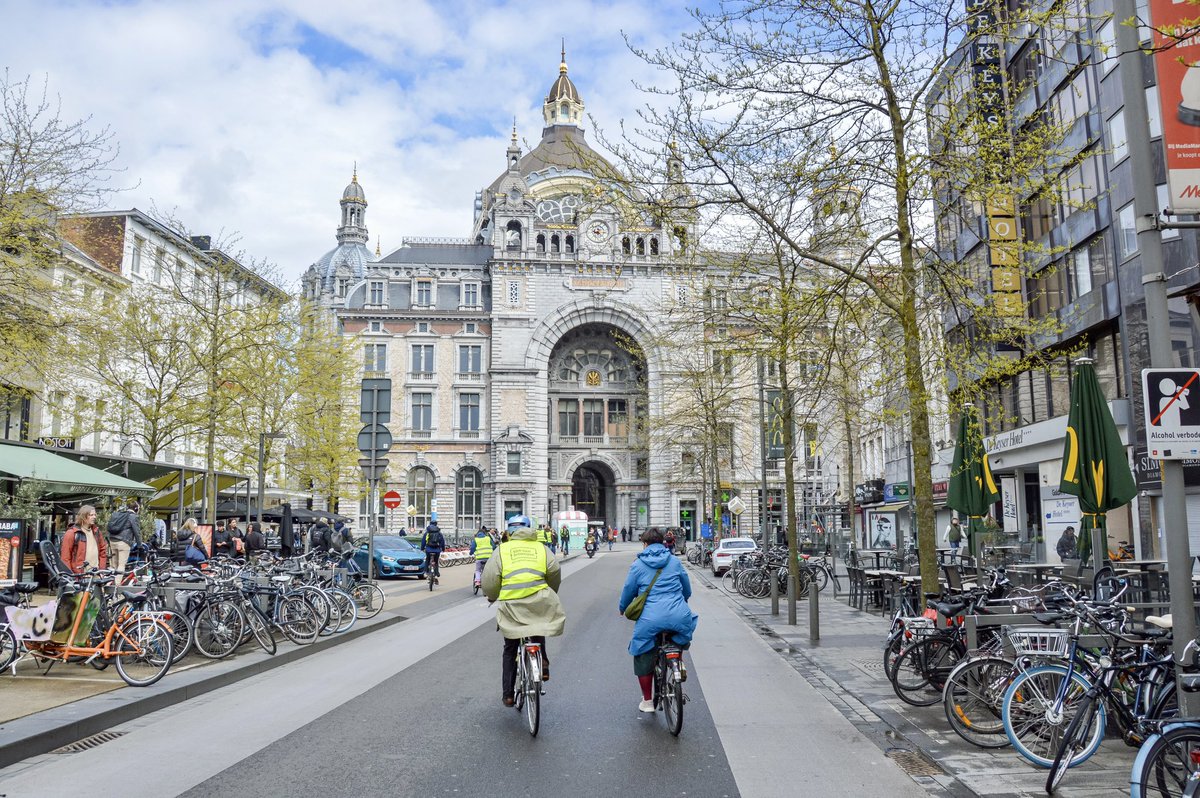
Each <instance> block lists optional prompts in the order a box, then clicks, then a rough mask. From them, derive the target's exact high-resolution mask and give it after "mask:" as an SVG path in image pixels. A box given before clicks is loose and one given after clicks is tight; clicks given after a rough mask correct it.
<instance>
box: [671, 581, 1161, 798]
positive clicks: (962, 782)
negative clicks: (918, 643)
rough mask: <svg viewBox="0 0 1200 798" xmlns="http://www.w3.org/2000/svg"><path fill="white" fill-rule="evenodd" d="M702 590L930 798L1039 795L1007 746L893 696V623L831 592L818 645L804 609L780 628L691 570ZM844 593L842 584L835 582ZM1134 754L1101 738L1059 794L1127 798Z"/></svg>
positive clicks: (1042, 774)
mask: <svg viewBox="0 0 1200 798" xmlns="http://www.w3.org/2000/svg"><path fill="white" fill-rule="evenodd" d="M688 569H689V573H691V575H692V576H693V579H694V582H695V584H696V586H697V587H700V586H701V585H703V586H704V587H708V588H711V590H712V592H713V593H715V594H717V595H720V596H723V597H724V598H725V600H726V601H728V602H730V603H731V604H732V605H734V606H735V608H736V609H737V611H738V612H739V614H740V615H741V616H742V617H743V618H744V619H745V621H746V623H747V624H748V625H749V626H750V627H751V628H753V629H754V630H755V631H756V632H757V633H758V634H759V635H760V636H761V637H763V638H764V639H765V640H766V641H767V642H768V643H769V644H770V645H771V647H772V648H774V649H775V650H776V651H777V652H778V653H779V655H780V656H781V657H782V658H783V659H784V660H785V661H786V662H787V663H788V664H790V665H791V667H792V668H794V669H795V670H796V671H797V672H799V673H800V675H801V676H803V677H804V678H805V679H806V680H807V681H808V682H809V683H810V684H811V685H812V686H813V687H814V688H816V689H817V691H818V692H819V693H821V694H822V695H823V696H824V697H825V699H826V700H827V701H828V702H829V703H830V704H832V705H833V706H834V707H835V708H836V709H838V710H839V711H840V712H841V713H842V714H843V715H844V716H845V717H846V718H847V719H848V720H849V721H850V722H851V723H852V724H853V725H854V726H855V727H856V728H857V729H858V730H859V731H861V732H862V733H863V734H865V735H866V736H867V737H868V738H869V739H871V740H872V741H873V742H874V743H875V744H876V745H878V746H879V747H880V748H882V749H883V750H884V751H885V753H886V754H887V755H888V756H889V757H892V758H894V759H896V760H897V761H898V762H899V764H901V766H902V767H903V768H904V769H905V770H906V771H907V772H908V773H909V774H910V775H911V776H913V778H914V779H916V780H917V781H918V783H921V784H923V785H925V786H926V788H927V789H928V790H929V791H930V792H931V794H942V795H951V796H987V797H988V798H1025V797H1026V796H1028V797H1029V798H1032V797H1033V796H1045V794H1046V791H1045V783H1046V774H1047V771H1045V770H1041V769H1039V768H1035V767H1033V766H1032V765H1030V764H1029V763H1027V762H1026V761H1025V760H1024V759H1023V758H1022V757H1021V756H1020V755H1019V754H1018V753H1017V752H1015V751H1013V750H1012V748H1011V747H1006V748H1000V749H983V748H977V747H975V746H973V745H971V744H970V743H967V742H966V741H965V740H963V739H962V738H960V737H959V736H958V735H957V734H955V733H954V732H953V731H952V730H951V729H950V727H949V725H948V724H947V722H946V718H945V714H944V712H943V709H942V704H941V703H940V702H939V703H938V704H935V705H934V706H932V707H914V706H911V705H909V704H906V703H904V702H903V701H901V700H900V699H899V698H897V697H896V694H895V692H894V691H893V690H892V686H891V683H890V682H889V681H888V680H887V677H886V676H885V675H884V672H883V641H884V638H885V637H886V636H887V632H888V626H889V624H890V618H885V617H881V616H880V615H878V614H872V613H869V612H863V611H860V610H856V609H854V608H853V607H850V606H849V605H848V604H847V603H846V598H845V596H844V595H843V596H840V597H838V598H836V599H835V598H834V596H833V583H832V582H831V583H830V585H829V587H827V588H826V589H825V591H824V592H823V593H822V594H821V596H820V603H819V605H818V606H819V609H820V640H819V641H817V642H812V641H810V640H809V624H808V613H809V609H808V604H807V601H799V602H798V603H797V612H796V615H797V625H796V626H789V625H788V624H787V600H786V598H783V597H781V598H780V602H779V604H780V614H779V616H777V617H773V616H772V615H771V604H770V600H769V599H762V600H756V599H747V598H744V597H742V596H739V595H736V594H732V595H731V594H728V593H726V592H725V591H724V590H722V589H721V587H720V584H719V583H718V581H717V580H715V579H714V578H713V577H712V575H711V572H710V571H708V570H707V569H702V568H698V567H696V566H694V565H689V566H688ZM842 584H843V585H845V584H846V581H845V577H844V575H843V576H842ZM1136 754H1137V749H1134V748H1130V747H1128V746H1126V745H1125V744H1124V743H1123V742H1121V740H1119V739H1116V738H1112V737H1110V738H1108V739H1106V740H1105V741H1104V743H1103V744H1102V745H1101V747H1100V750H1099V751H1097V752H1096V754H1095V755H1094V756H1093V757H1092V758H1091V759H1089V760H1088V761H1087V762H1085V763H1084V764H1082V765H1080V766H1078V767H1075V768H1073V769H1072V770H1071V771H1070V772H1069V773H1068V774H1067V776H1066V778H1065V779H1064V780H1063V783H1062V785H1061V786H1060V787H1059V788H1058V791H1057V793H1056V795H1058V796H1062V798H1117V796H1128V795H1129V772H1130V769H1131V767H1132V766H1133V759H1134V756H1135V755H1136Z"/></svg>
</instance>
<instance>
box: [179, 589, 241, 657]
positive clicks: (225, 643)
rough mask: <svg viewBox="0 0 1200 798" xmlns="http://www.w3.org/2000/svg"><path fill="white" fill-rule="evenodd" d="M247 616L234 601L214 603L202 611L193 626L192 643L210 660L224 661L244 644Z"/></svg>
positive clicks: (210, 603)
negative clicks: (243, 632) (243, 633)
mask: <svg viewBox="0 0 1200 798" xmlns="http://www.w3.org/2000/svg"><path fill="white" fill-rule="evenodd" d="M245 626H246V616H245V615H243V614H242V609H241V607H239V606H238V605H236V604H234V603H233V602H232V601H213V602H209V603H208V604H206V605H205V606H204V609H202V610H200V614H199V615H197V616H196V621H195V623H193V624H192V643H193V644H194V645H195V646H196V650H197V651H199V652H200V653H201V654H203V655H204V656H206V657H208V658H209V659H224V658H225V657H228V656H229V655H230V654H232V653H233V651H234V649H236V648H237V647H238V644H240V643H241V642H242V631H243V630H244V628H245Z"/></svg>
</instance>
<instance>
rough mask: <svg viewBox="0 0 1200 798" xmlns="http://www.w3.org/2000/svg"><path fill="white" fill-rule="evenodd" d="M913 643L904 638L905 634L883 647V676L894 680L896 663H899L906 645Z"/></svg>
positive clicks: (894, 638) (897, 636)
mask: <svg viewBox="0 0 1200 798" xmlns="http://www.w3.org/2000/svg"><path fill="white" fill-rule="evenodd" d="M910 642H912V641H910V640H908V639H906V638H905V637H904V633H903V632H901V633H900V634H898V635H896V636H895V637H893V638H892V639H891V640H889V641H888V642H887V644H886V645H884V647H883V675H884V676H886V677H887V678H888V681H891V680H892V674H893V673H895V672H896V662H897V661H899V659H900V655H901V654H902V653H904V644H905V643H910Z"/></svg>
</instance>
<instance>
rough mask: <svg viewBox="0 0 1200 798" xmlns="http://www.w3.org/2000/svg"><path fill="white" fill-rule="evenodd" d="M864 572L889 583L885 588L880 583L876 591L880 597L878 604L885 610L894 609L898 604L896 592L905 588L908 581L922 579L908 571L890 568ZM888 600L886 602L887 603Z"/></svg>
mask: <svg viewBox="0 0 1200 798" xmlns="http://www.w3.org/2000/svg"><path fill="white" fill-rule="evenodd" d="M863 574H864V575H865V576H868V577H879V578H881V579H882V580H883V581H884V582H886V583H887V588H886V589H885V588H884V587H883V586H882V585H880V586H879V587H878V588H876V590H875V591H874V592H875V594H876V596H877V597H878V602H877V603H878V605H879V607H880V608H882V609H885V610H892V609H894V608H895V606H896V594H897V593H898V592H899V591H900V590H901V589H903V586H904V583H905V582H906V581H910V580H912V581H920V577H918V576H909V574H908V573H907V572H906V571H894V570H891V569H890V568H878V569H873V570H866V571H863ZM885 600H886V604H885Z"/></svg>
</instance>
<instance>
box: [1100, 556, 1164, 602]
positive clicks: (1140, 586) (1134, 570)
mask: <svg viewBox="0 0 1200 798" xmlns="http://www.w3.org/2000/svg"><path fill="white" fill-rule="evenodd" d="M1111 564H1112V567H1113V570H1114V571H1116V572H1117V573H1119V574H1126V575H1128V576H1134V575H1135V574H1136V575H1137V578H1136V579H1134V580H1132V581H1133V582H1134V585H1133V586H1132V587H1133V588H1135V589H1136V590H1137V592H1138V594H1139V596H1138V598H1139V600H1140V601H1143V602H1146V603H1150V602H1152V601H1154V594H1155V593H1162V592H1164V591H1163V590H1162V588H1163V587H1164V585H1165V580H1164V577H1165V576H1166V570H1165V569H1166V566H1167V561H1166V560H1114V561H1112V563H1111Z"/></svg>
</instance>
